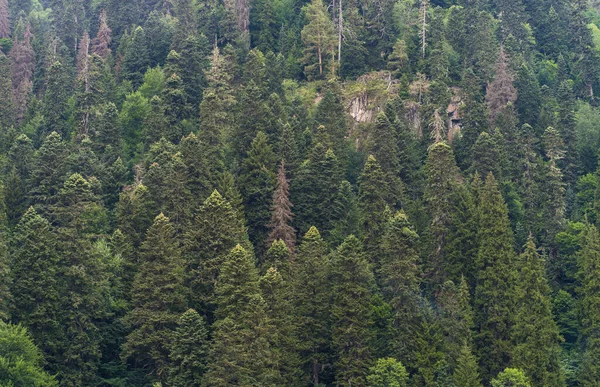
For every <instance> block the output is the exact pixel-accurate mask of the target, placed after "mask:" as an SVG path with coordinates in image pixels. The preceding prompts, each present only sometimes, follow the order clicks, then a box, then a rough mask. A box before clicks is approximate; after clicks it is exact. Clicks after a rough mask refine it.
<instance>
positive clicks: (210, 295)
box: [183, 191, 247, 310]
mask: <svg viewBox="0 0 600 387" xmlns="http://www.w3.org/2000/svg"><path fill="white" fill-rule="evenodd" d="M246 239H247V234H246V229H245V228H244V225H243V223H242V222H241V221H240V217H239V215H238V214H237V213H236V211H235V210H234V209H233V208H232V207H231V204H229V202H228V201H226V200H225V199H224V198H223V197H222V196H221V195H220V194H219V193H218V192H217V191H214V192H213V193H212V194H211V195H210V197H208V198H207V199H206V200H205V201H204V203H203V205H202V206H201V207H200V208H199V210H198V214H197V215H196V217H195V219H194V221H193V223H192V227H190V228H189V230H188V232H187V233H186V234H185V236H184V248H183V251H184V252H183V256H184V259H185V268H186V273H187V275H186V286H187V287H188V288H189V289H191V292H190V294H189V298H190V301H189V304H190V305H191V306H193V307H194V308H197V310H202V309H205V308H207V306H210V309H212V305H214V302H215V299H214V285H215V284H216V282H217V278H218V275H219V271H220V268H221V266H222V265H223V262H224V260H225V257H226V256H227V254H229V252H230V251H231V249H232V248H233V247H235V246H236V245H237V244H240V243H244V242H245V240H246ZM207 303H208V305H206V304H207Z"/></svg>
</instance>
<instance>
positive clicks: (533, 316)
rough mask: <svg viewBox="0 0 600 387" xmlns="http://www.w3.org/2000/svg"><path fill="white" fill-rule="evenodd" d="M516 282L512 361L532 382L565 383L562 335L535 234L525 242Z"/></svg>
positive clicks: (552, 384)
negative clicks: (537, 248)
mask: <svg viewBox="0 0 600 387" xmlns="http://www.w3.org/2000/svg"><path fill="white" fill-rule="evenodd" d="M519 265H520V266H521V268H520V273H519V277H520V278H519V280H518V282H517V284H518V286H517V289H516V290H517V296H518V297H519V301H518V305H519V308H518V310H517V312H516V316H515V326H514V328H513V331H514V334H513V340H514V341H515V348H514V350H513V355H512V358H513V360H512V364H513V365H514V366H515V367H518V368H520V369H522V370H523V371H524V372H525V374H526V375H527V376H528V377H529V379H530V380H531V382H532V383H533V384H535V385H539V386H563V385H564V379H563V376H562V375H561V369H560V365H559V351H560V349H559V344H560V342H561V337H560V336H559V333H558V327H557V326H556V323H555V322H554V319H553V316H552V309H551V305H550V299H549V295H550V286H548V283H547V280H546V273H545V272H544V266H543V261H542V258H541V257H540V256H539V254H538V252H537V251H536V247H535V244H534V242H533V237H532V236H530V237H529V240H528V241H527V244H526V245H525V252H524V253H523V254H522V255H521V257H520V259H519Z"/></svg>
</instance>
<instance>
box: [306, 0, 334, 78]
mask: <svg viewBox="0 0 600 387" xmlns="http://www.w3.org/2000/svg"><path fill="white" fill-rule="evenodd" d="M305 7H306V8H305V9H304V10H305V12H306V18H307V20H308V23H307V24H306V25H305V26H304V29H302V42H303V43H304V46H305V48H304V57H303V63H304V64H305V67H304V73H305V74H306V75H307V77H308V78H323V75H324V74H325V71H326V70H328V69H327V67H329V68H330V69H331V70H329V71H328V75H330V76H335V47H334V44H335V31H334V25H333V22H332V21H331V20H330V19H329V15H328V14H327V9H326V8H325V7H324V6H323V2H322V0H312V2H311V3H310V4H307V5H306V6H305ZM329 60H331V63H329V64H328V62H327V61H329Z"/></svg>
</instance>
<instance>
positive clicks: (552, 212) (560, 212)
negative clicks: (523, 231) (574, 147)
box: [540, 127, 566, 246]
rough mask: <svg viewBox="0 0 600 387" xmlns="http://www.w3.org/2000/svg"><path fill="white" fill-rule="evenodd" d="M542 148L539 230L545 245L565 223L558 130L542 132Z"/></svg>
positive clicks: (552, 241)
mask: <svg viewBox="0 0 600 387" xmlns="http://www.w3.org/2000/svg"><path fill="white" fill-rule="evenodd" d="M544 148H545V151H546V156H547V157H548V165H547V166H546V168H545V169H546V179H545V186H546V187H545V190H544V191H545V195H544V196H545V200H544V202H545V203H544V207H543V219H544V228H543V230H540V231H541V232H542V234H543V241H544V242H545V244H546V245H547V246H553V245H554V238H555V236H556V234H557V233H558V232H560V231H561V230H562V228H563V226H564V223H565V210H566V208H565V207H566V204H565V184H564V182H563V173H562V171H561V169H560V167H559V166H558V163H559V162H560V161H561V160H562V159H563V158H564V155H565V149H564V144H563V141H562V139H561V137H560V134H559V133H558V131H557V130H556V129H554V128H552V127H550V128H548V129H546V131H545V133H544Z"/></svg>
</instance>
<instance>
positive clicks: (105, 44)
mask: <svg viewBox="0 0 600 387" xmlns="http://www.w3.org/2000/svg"><path fill="white" fill-rule="evenodd" d="M111 41H112V31H111V29H110V27H109V26H108V21H107V17H106V10H105V9H103V10H102V11H101V12H100V27H98V32H97V33H96V37H95V38H94V39H93V40H92V53H94V54H96V55H98V56H100V58H102V59H106V58H107V57H108V55H110V43H111Z"/></svg>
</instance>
